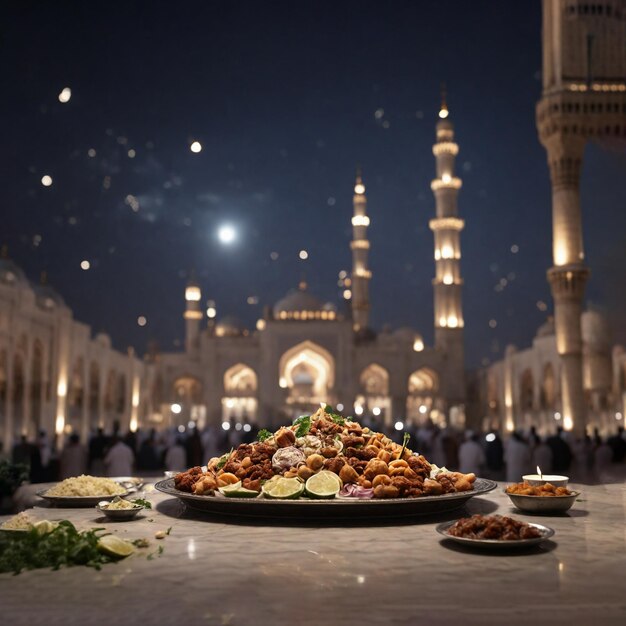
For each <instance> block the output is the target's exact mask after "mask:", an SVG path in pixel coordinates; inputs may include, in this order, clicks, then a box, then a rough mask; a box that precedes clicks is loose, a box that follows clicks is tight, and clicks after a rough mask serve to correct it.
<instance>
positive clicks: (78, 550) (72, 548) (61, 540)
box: [0, 520, 119, 574]
mask: <svg viewBox="0 0 626 626" xmlns="http://www.w3.org/2000/svg"><path fill="white" fill-rule="evenodd" d="M102 531H104V529H103V528H94V529H92V530H83V531H78V530H76V527H75V526H74V524H72V523H71V522H69V521H68V520H62V521H60V522H59V524H58V526H56V527H55V528H54V529H53V530H52V531H51V532H49V533H45V534H39V532H38V531H37V529H36V528H33V529H31V530H29V531H28V532H25V533H10V534H9V533H2V535H0V572H3V573H4V572H13V574H19V573H20V572H21V571H22V570H30V569H41V568H48V567H50V568H52V569H53V570H57V569H59V568H60V567H63V566H65V567H71V566H74V565H85V566H87V567H93V568H95V569H98V570H99V569H100V568H101V567H102V565H104V564H106V563H111V562H115V561H118V560H119V558H116V557H114V556H112V555H110V554H106V553H104V552H103V551H101V550H100V548H99V547H98V539H99V538H100V537H102V536H103V535H104V534H106V533H103V532H102Z"/></svg>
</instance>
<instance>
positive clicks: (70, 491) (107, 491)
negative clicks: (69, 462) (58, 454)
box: [46, 474, 126, 496]
mask: <svg viewBox="0 0 626 626" xmlns="http://www.w3.org/2000/svg"><path fill="white" fill-rule="evenodd" d="M122 493H126V489H124V487H122V486H121V485H118V484H117V483H116V482H115V481H113V480H111V479H110V478H100V477H99V476H86V475H85V474H82V475H81V476H76V477H74V478H66V479H65V480H62V481H61V482H60V483H59V484H58V485H55V486H54V487H52V488H51V489H48V491H46V495H47V496H116V495H119V494H122Z"/></svg>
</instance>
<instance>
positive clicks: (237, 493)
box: [220, 487, 259, 498]
mask: <svg viewBox="0 0 626 626" xmlns="http://www.w3.org/2000/svg"><path fill="white" fill-rule="evenodd" d="M220 491H221V492H222V493H223V494H224V495H225V496H226V497H227V498H256V497H257V496H258V495H259V492H258V491H255V490H254V489H246V488H245V487H240V488H239V489H228V490H227V491H222V490H221V489H220Z"/></svg>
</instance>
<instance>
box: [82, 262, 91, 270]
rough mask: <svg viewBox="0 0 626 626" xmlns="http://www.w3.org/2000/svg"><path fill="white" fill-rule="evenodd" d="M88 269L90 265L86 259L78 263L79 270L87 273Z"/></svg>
mask: <svg viewBox="0 0 626 626" xmlns="http://www.w3.org/2000/svg"><path fill="white" fill-rule="evenodd" d="M90 267H91V263H90V262H89V261H87V259H85V260H84V261H81V262H80V269H81V270H85V271H87V270H88V269H89V268H90Z"/></svg>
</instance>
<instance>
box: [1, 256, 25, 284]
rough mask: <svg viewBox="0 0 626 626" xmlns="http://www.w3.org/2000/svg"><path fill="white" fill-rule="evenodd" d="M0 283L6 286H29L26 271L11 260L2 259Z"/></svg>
mask: <svg viewBox="0 0 626 626" xmlns="http://www.w3.org/2000/svg"><path fill="white" fill-rule="evenodd" d="M0 283H3V284H5V285H15V284H17V283H20V284H22V285H28V284H29V283H28V278H26V274H25V273H24V270H22V268H21V267H19V266H18V265H17V264H15V263H14V262H13V261H12V260H11V259H0Z"/></svg>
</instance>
